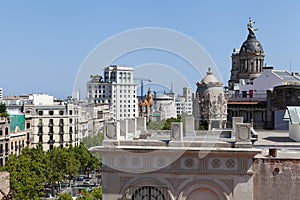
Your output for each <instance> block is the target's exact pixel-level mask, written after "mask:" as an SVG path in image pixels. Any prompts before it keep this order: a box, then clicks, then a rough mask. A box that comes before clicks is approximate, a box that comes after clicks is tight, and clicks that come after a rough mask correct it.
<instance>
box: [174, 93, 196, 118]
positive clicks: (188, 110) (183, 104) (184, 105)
mask: <svg viewBox="0 0 300 200" xmlns="http://www.w3.org/2000/svg"><path fill="white" fill-rule="evenodd" d="M192 99H193V93H192V88H189V87H184V88H183V94H182V95H178V97H177V98H176V101H175V104H176V109H177V115H181V114H187V115H192V114H193V100H192Z"/></svg>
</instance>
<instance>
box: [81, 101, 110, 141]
mask: <svg viewBox="0 0 300 200" xmlns="http://www.w3.org/2000/svg"><path fill="white" fill-rule="evenodd" d="M78 108H79V110H78V137H79V138H80V139H81V138H85V137H87V136H94V135H96V134H97V133H99V132H101V131H103V128H104V123H105V121H109V120H111V113H110V110H109V104H108V103H97V104H94V103H89V104H86V103H80V104H79V106H78Z"/></svg>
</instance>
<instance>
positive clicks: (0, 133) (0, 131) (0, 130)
mask: <svg viewBox="0 0 300 200" xmlns="http://www.w3.org/2000/svg"><path fill="white" fill-rule="evenodd" d="M2 135H3V130H2V128H1V129H0V136H2Z"/></svg>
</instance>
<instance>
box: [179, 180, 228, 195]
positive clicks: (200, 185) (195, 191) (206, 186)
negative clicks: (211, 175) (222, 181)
mask: <svg viewBox="0 0 300 200" xmlns="http://www.w3.org/2000/svg"><path fill="white" fill-rule="evenodd" d="M196 196H197V198H196V199H197V200H202V199H211V200H229V199H230V198H229V197H228V196H227V195H226V193H225V189H224V188H223V187H222V186H220V185H219V184H217V183H215V182H213V181H210V180H196V181H193V182H190V183H188V184H186V185H185V186H184V187H183V189H182V190H181V192H180V195H179V197H178V199H177V200H193V199H194V197H196ZM201 196H202V197H203V198H201Z"/></svg>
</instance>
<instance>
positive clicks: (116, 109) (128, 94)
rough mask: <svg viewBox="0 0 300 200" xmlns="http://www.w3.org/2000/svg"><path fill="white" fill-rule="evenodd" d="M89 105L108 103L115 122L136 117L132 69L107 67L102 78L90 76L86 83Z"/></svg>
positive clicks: (136, 107)
mask: <svg viewBox="0 0 300 200" xmlns="http://www.w3.org/2000/svg"><path fill="white" fill-rule="evenodd" d="M87 100H88V102H89V103H108V104H109V106H110V111H111V113H112V117H113V119H115V120H120V119H126V118H134V117H136V116H138V100H137V96H136V84H135V83H134V82H133V68H132V67H124V66H116V65H112V66H108V67H106V68H105V69H104V75H103V76H98V75H97V76H91V80H90V81H89V82H88V83H87Z"/></svg>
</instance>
